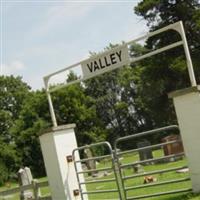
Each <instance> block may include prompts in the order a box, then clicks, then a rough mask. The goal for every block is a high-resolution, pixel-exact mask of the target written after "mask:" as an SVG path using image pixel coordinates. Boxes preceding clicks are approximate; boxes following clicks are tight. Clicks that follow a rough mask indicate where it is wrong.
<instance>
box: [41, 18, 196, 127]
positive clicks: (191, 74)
mask: <svg viewBox="0 0 200 200" xmlns="http://www.w3.org/2000/svg"><path fill="white" fill-rule="evenodd" d="M168 30H174V31H176V32H177V33H179V35H180V36H181V40H180V41H178V42H175V43H172V44H170V45H168V46H165V47H162V48H160V49H157V50H153V51H152V52H150V53H147V54H144V55H142V56H139V57H136V58H130V61H131V62H132V63H133V62H136V61H139V60H142V59H145V58H147V57H151V56H153V55H156V54H159V53H161V52H164V51H167V50H170V49H172V48H175V47H177V46H180V45H183V48H184V52H185V56H186V63H187V68H188V73H189V77H190V82H191V85H192V86H196V85H197V84H196V79H195V75H194V70H193V65H192V60H191V56H190V52H189V47H188V44H187V39H186V36H185V31H184V28H183V23H182V22H181V21H179V22H176V23H174V24H171V25H169V26H166V27H164V28H161V29H159V30H156V31H153V32H150V33H148V34H146V35H143V36H141V37H139V38H137V39H134V40H131V41H129V42H126V43H124V44H123V45H121V46H124V45H127V46H128V45H131V44H133V43H135V42H138V41H141V40H144V39H146V38H150V37H153V36H155V35H157V34H160V33H162V32H165V31H168ZM119 47H120V46H118V47H116V48H113V49H118V48H119ZM113 49H112V50H113ZM106 52H108V53H109V50H108V51H106ZM104 53H105V52H104ZM100 55H101V54H98V55H97V56H94V57H93V58H95V57H98V56H100ZM88 60H90V58H88V59H85V60H82V61H80V62H78V63H75V64H73V65H71V66H68V67H65V68H63V69H61V70H58V71H56V72H54V73H51V74H49V75H47V76H45V77H44V78H43V80H44V85H45V90H46V93H47V98H48V102H49V109H50V114H51V118H52V122H53V126H54V127H56V126H57V120H56V115H55V112H54V108H53V103H52V100H51V95H50V93H51V92H54V91H56V90H59V89H61V88H64V87H66V86H69V85H71V84H75V83H78V82H81V81H84V80H87V79H89V78H92V77H94V76H95V75H94V76H88V77H82V78H79V79H77V80H75V81H71V82H68V83H65V84H61V85H57V86H55V87H53V88H50V86H49V81H50V79H51V77H53V76H55V75H57V74H60V73H62V72H64V71H69V70H70V69H73V68H75V67H77V66H80V65H81V64H82V63H83V62H86V61H88ZM127 64H128V63H127ZM110 70H114V69H110Z"/></svg>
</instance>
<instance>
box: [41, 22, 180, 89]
mask: <svg viewBox="0 0 200 200" xmlns="http://www.w3.org/2000/svg"><path fill="white" fill-rule="evenodd" d="M180 25H181V22H176V23H174V24H170V25H168V26H166V27H164V28H161V29H159V30H156V31H153V32H150V33H147V34H145V35H143V36H141V37H139V38H136V39H134V40H131V41H129V42H126V43H124V44H123V45H130V44H132V43H134V42H138V41H140V40H143V39H145V38H150V37H152V36H154V35H157V34H159V33H162V32H164V31H167V30H170V29H174V30H176V27H177V26H180ZM123 45H120V46H118V47H115V48H113V49H118V48H120V47H121V46H123ZM113 49H112V50H113ZM107 52H109V50H108V51H107ZM101 54H105V52H103V53H101ZM101 54H98V55H97V56H100V55H101ZM89 59H90V58H88V59H84V60H82V61H81V62H77V63H75V64H73V65H70V66H68V67H65V68H63V69H61V70H58V71H56V72H54V73H51V74H49V75H47V76H45V77H44V79H46V80H47V85H48V81H49V79H50V78H51V77H52V76H54V75H56V74H59V73H62V72H64V71H67V70H69V69H72V68H74V67H76V66H78V65H81V63H82V62H85V61H87V60H89Z"/></svg>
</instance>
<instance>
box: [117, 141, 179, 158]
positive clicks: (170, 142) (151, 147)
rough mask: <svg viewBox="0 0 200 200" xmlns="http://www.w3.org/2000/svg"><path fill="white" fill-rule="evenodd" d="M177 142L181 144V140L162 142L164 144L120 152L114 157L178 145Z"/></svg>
mask: <svg viewBox="0 0 200 200" xmlns="http://www.w3.org/2000/svg"><path fill="white" fill-rule="evenodd" d="M179 142H181V140H173V141H169V142H164V143H160V144H155V145H151V146H146V147H141V148H138V149H132V150H127V151H122V152H119V153H116V155H117V156H120V155H123V154H129V153H134V152H138V151H142V150H148V149H156V148H159V147H163V146H165V145H168V144H174V143H179Z"/></svg>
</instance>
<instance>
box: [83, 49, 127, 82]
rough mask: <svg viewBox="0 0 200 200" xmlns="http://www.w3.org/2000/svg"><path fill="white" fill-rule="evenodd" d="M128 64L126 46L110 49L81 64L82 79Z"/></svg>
mask: <svg viewBox="0 0 200 200" xmlns="http://www.w3.org/2000/svg"><path fill="white" fill-rule="evenodd" d="M129 63H130V58H129V53H128V48H127V45H122V46H119V47H117V48H114V49H111V50H110V51H107V52H105V53H102V54H99V55H98V56H94V57H92V58H91V59H88V60H86V61H83V62H82V63H81V67H82V72H83V77H84V78H89V77H93V76H97V75H99V74H102V73H105V72H108V71H111V70H113V69H115V68H118V67H121V66H123V65H127V64H129Z"/></svg>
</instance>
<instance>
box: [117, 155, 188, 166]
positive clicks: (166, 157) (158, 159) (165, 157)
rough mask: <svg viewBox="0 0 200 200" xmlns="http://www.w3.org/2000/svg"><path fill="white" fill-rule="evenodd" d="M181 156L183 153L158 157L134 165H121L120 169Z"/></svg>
mask: <svg viewBox="0 0 200 200" xmlns="http://www.w3.org/2000/svg"><path fill="white" fill-rule="evenodd" d="M182 155H185V154H184V153H177V154H172V155H169V156H164V157H160V158H153V159H147V160H142V161H137V162H134V163H129V164H124V165H121V166H120V168H125V167H129V166H134V165H137V164H145V163H148V162H153V161H161V160H165V159H168V158H173V157H179V156H182Z"/></svg>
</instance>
